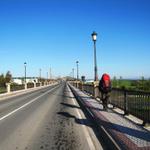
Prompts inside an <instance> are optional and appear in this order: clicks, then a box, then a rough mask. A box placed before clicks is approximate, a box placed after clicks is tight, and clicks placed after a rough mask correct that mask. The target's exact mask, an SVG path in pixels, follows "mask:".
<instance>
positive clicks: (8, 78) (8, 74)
mask: <svg viewBox="0 0 150 150" xmlns="http://www.w3.org/2000/svg"><path fill="white" fill-rule="evenodd" d="M11 79H12V75H11V73H10V71H7V73H6V75H5V82H6V83H9V82H10V81H11Z"/></svg>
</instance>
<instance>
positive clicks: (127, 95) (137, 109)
mask: <svg viewBox="0 0 150 150" xmlns="http://www.w3.org/2000/svg"><path fill="white" fill-rule="evenodd" d="M70 83H71V84H72V85H73V86H75V87H77V88H79V89H80V90H82V91H85V92H87V93H89V94H90V95H92V96H93V97H94V98H97V97H99V98H100V97H101V96H100V92H99V90H98V82H96V83H90V84H85V83H83V82H79V81H77V82H70ZM109 103H110V104H112V105H113V107H118V108H120V109H122V110H124V114H125V115H128V114H132V115H134V116H136V117H138V118H139V119H141V120H143V125H145V124H146V123H150V92H141V91H131V90H125V89H117V88H113V89H112V92H111V96H110V101H109Z"/></svg>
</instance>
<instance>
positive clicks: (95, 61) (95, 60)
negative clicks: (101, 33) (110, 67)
mask: <svg viewBox="0 0 150 150" xmlns="http://www.w3.org/2000/svg"><path fill="white" fill-rule="evenodd" d="M91 35H92V40H93V42H94V81H98V73H97V59H96V39H97V33H96V32H93V33H92V34H91Z"/></svg>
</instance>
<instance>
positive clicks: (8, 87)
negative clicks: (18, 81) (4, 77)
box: [6, 83, 10, 93]
mask: <svg viewBox="0 0 150 150" xmlns="http://www.w3.org/2000/svg"><path fill="white" fill-rule="evenodd" d="M6 86H7V93H10V83H6Z"/></svg>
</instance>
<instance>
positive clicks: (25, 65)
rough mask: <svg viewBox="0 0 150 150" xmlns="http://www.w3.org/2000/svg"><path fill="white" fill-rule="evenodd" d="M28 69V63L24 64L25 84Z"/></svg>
mask: <svg viewBox="0 0 150 150" xmlns="http://www.w3.org/2000/svg"><path fill="white" fill-rule="evenodd" d="M26 69H27V63H26V62H24V82H25V83H26Z"/></svg>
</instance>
